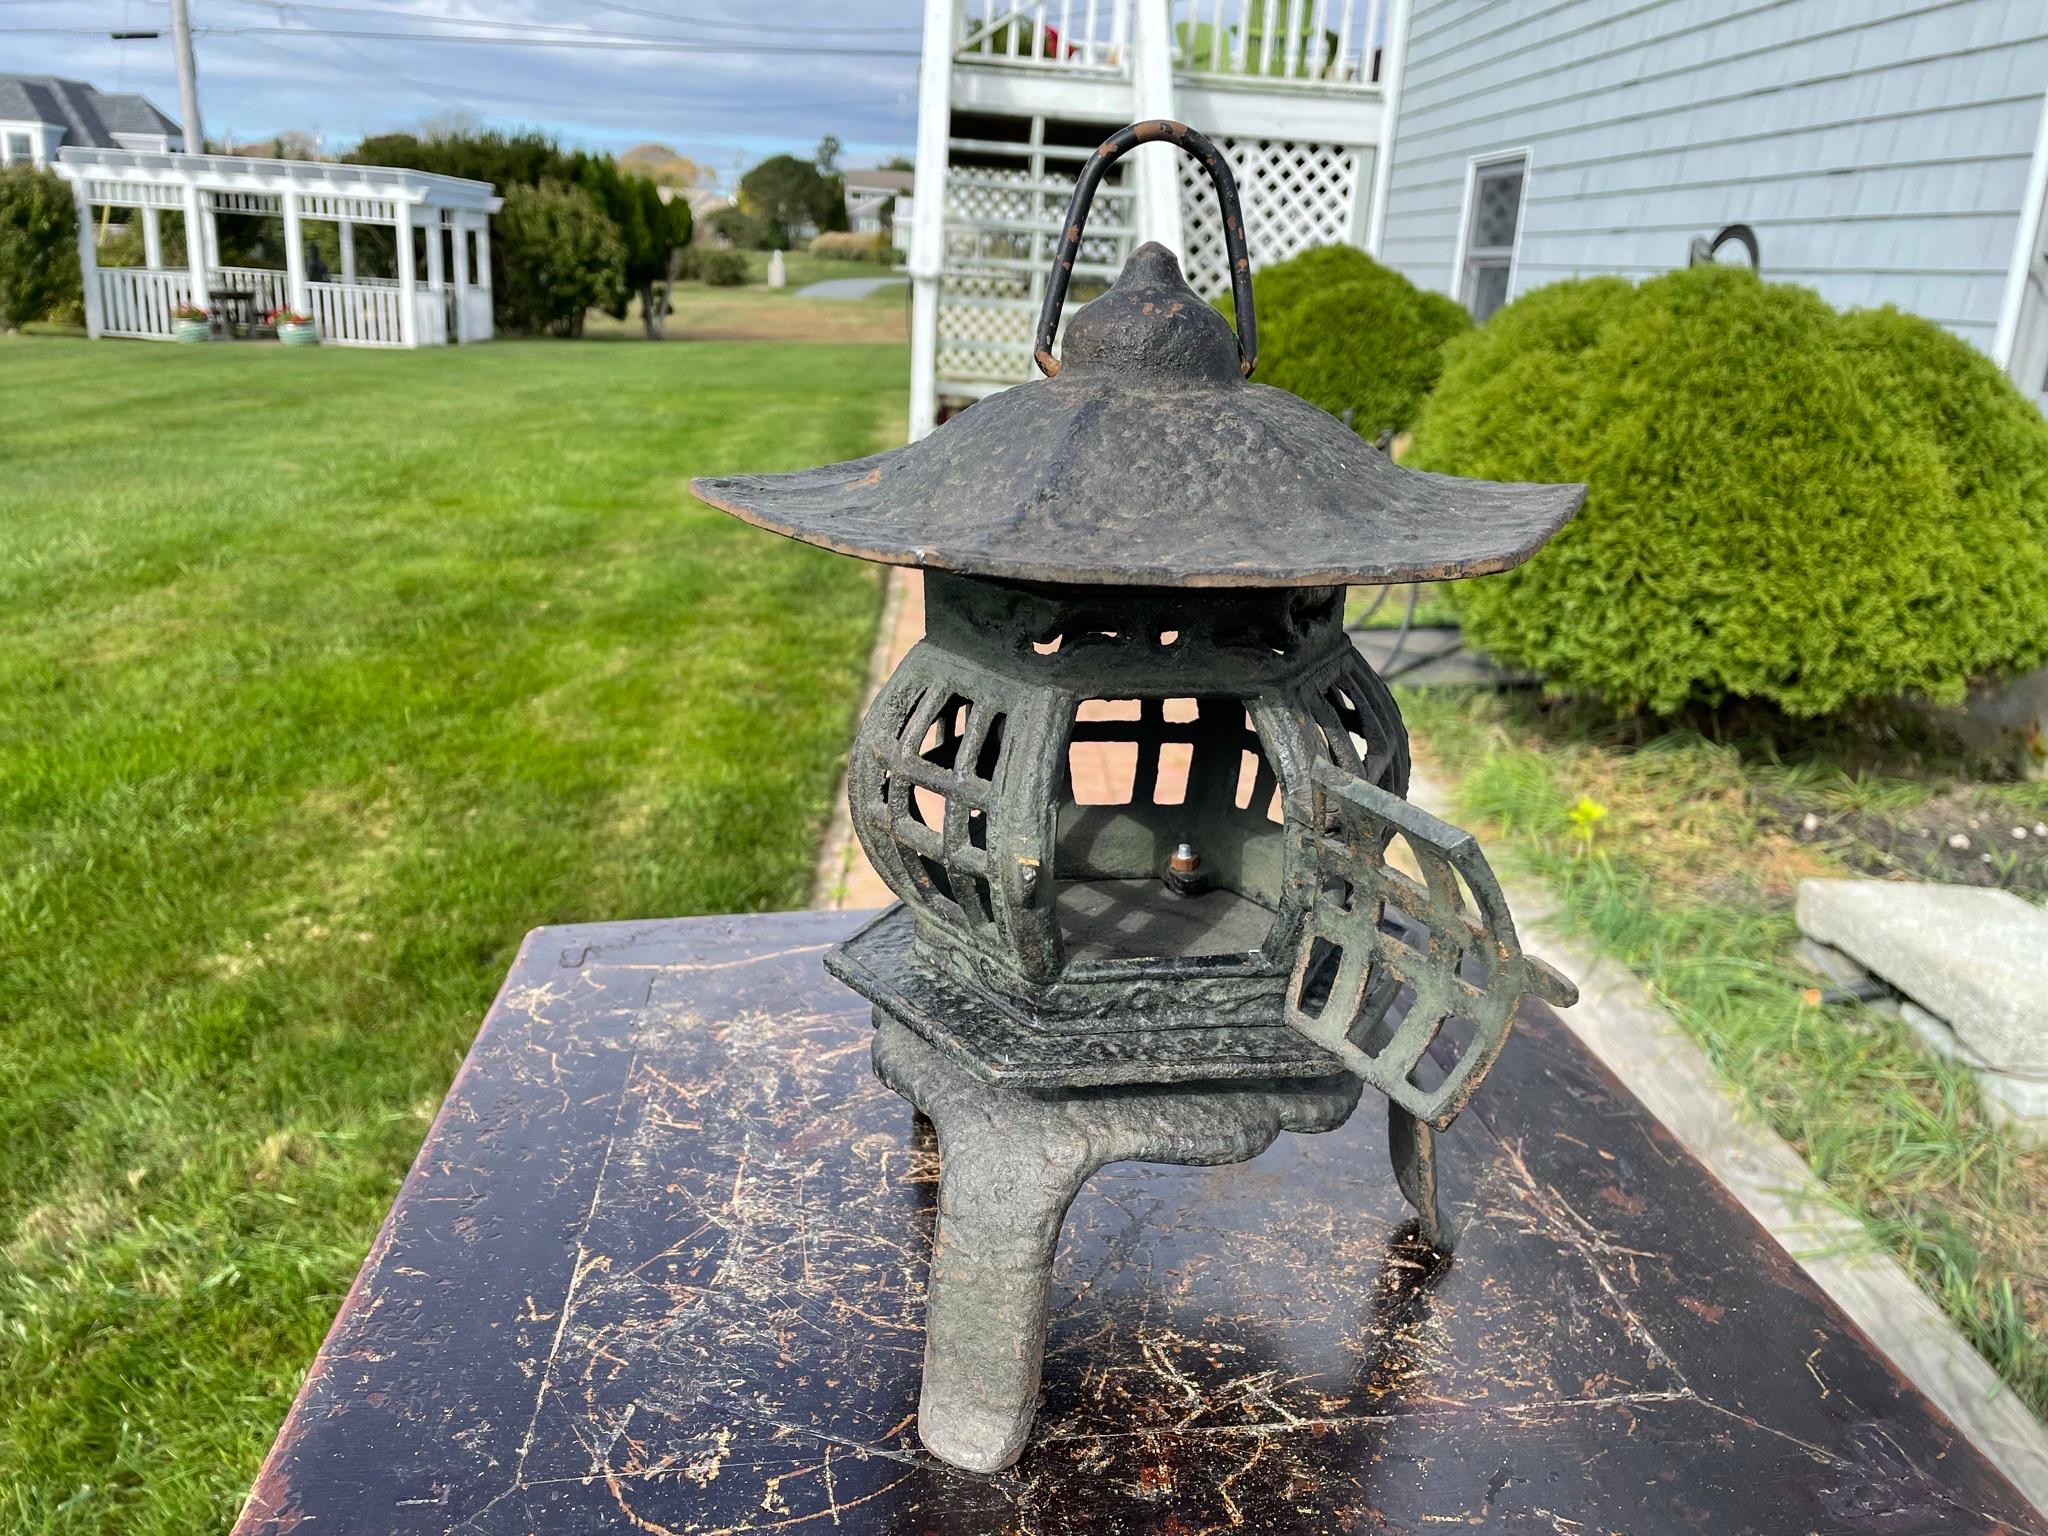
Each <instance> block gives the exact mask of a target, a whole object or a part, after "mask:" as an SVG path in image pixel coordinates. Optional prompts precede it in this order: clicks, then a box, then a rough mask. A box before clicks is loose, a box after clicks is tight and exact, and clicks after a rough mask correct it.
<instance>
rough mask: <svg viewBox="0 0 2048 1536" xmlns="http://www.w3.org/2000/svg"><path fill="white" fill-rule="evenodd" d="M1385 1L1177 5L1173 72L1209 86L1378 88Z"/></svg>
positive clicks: (1241, 0) (1183, 1) (1183, 0)
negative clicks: (1219, 82) (1244, 82)
mask: <svg viewBox="0 0 2048 1536" xmlns="http://www.w3.org/2000/svg"><path fill="white" fill-rule="evenodd" d="M1387 9H1388V7H1387V0H1174V6H1173V67H1174V69H1175V71H1176V72H1178V73H1180V74H1184V75H1198V76H1201V77H1203V78H1204V79H1219V78H1220V79H1249V80H1257V81H1260V82H1262V83H1265V82H1271V81H1292V82H1296V83H1299V84H1314V85H1325V86H1329V85H1338V86H1349V87H1351V88H1353V89H1359V90H1370V89H1373V88H1376V87H1377V86H1378V84H1379V49H1380V45H1381V44H1382V43H1383V42H1384V41H1385V40H1386V24H1387Z"/></svg>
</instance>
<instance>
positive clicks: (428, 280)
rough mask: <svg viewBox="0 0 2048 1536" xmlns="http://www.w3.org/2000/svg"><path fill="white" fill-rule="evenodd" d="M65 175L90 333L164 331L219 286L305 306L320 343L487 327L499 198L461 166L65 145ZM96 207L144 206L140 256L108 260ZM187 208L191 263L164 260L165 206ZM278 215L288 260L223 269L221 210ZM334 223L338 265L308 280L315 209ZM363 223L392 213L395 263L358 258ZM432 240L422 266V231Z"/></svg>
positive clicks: (264, 304) (361, 342) (414, 340)
mask: <svg viewBox="0 0 2048 1536" xmlns="http://www.w3.org/2000/svg"><path fill="white" fill-rule="evenodd" d="M55 169H56V171H57V174H58V175H60V176H62V177H63V178H64V179H65V180H66V181H68V182H70V183H71V191H72V196H73V198H74V199H75V201H76V202H77V205H78V263H79V268H80V271H81V274H82V276H83V277H84V280H85V323H86V329H87V331H88V332H90V334H92V335H93V336H145V337H169V336H170V335H172V334H173V323H172V312H173V311H174V310H175V309H176V308H177V307H178V306H179V305H180V304H196V305H198V306H200V307H201V308H205V309H209V310H210V309H212V308H214V307H215V305H216V304H217V303H218V302H220V300H219V298H218V297H217V296H221V295H227V294H238V295H248V296H250V299H251V302H252V303H253V306H254V308H255V310H256V311H257V312H258V313H259V314H260V313H264V312H267V311H269V310H273V309H292V310H296V311H297V312H298V313H300V314H303V315H307V316H310V317H311V319H312V321H313V323H314V325H315V326H317V327H318V329H319V332H320V338H321V340H323V341H328V342H335V343H338V344H341V345H350V346H364V347H421V346H438V345H441V344H444V343H448V342H466V341H487V340H489V339H490V336H491V232H490V216H491V215H492V214H494V213H496V212H497V211H498V209H499V207H500V206H501V200H500V199H499V198H498V197H497V196H495V195H494V193H493V191H492V188H491V185H490V183H488V182H482V181H466V180H464V179H462V178H461V177H458V176H438V175H434V174H431V173H429V172H426V171H406V170H397V169H393V168H389V167H384V166H369V165H333V164H328V163H326V162H322V161H309V160H248V159H243V158H241V157H239V156H236V155H183V154H166V153H158V152H155V151H149V150H126V149H84V148H66V149H63V150H60V151H59V152H58V155H57V161H56V166H55ZM97 208H129V209H135V210H138V212H139V214H140V217H141V219H142V239H143V250H144V257H143V265H142V266H140V267H102V266H100V264H99V261H98V244H97V239H96V235H95V215H94V210H95V209H97ZM166 208H169V209H175V210H178V211H179V212H181V213H182V214H183V215H184V221H185V254H186V264H185V265H184V266H182V267H167V266H165V265H164V259H163V238H162V233H161V231H160V229H159V223H160V215H161V214H162V212H163V210H164V209H166ZM223 213H256V214H276V215H278V216H280V217H281V218H282V219H283V221H284V257H285V265H284V267H283V268H282V269H281V270H280V269H273V268H262V267H226V266H223V265H221V260H220V232H219V226H218V224H217V222H216V217H217V215H219V214H223ZM309 220H313V221H317V220H327V221H331V222H333V223H334V224H336V225H338V226H339V229H340V237H341V238H340V244H341V271H340V272H339V273H337V274H333V277H332V280H329V279H322V280H319V281H315V280H313V279H312V278H311V277H309V276H308V274H307V270H306V238H305V225H306V223H307V221H309ZM358 224H385V225H389V226H390V227H391V228H392V229H393V230H394V231H395V234H396V251H397V274H396V276H393V277H366V276H363V275H362V274H360V273H358V272H357V270H356V242H355V231H356V226H357V225H358ZM416 229H417V230H422V231H424V233H425V239H424V241H423V242H421V244H422V245H423V246H424V255H425V261H424V271H422V270H421V266H422V263H421V261H420V258H419V255H418V254H417V253H416V252H415V249H414V240H413V231H414V230H416Z"/></svg>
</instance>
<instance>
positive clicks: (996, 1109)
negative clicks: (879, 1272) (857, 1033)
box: [874, 1009, 1360, 1472]
mask: <svg viewBox="0 0 2048 1536" xmlns="http://www.w3.org/2000/svg"><path fill="white" fill-rule="evenodd" d="M874 1063H875V1075H876V1076H877V1077H879V1078H880V1079H881V1080H882V1081H883V1082H884V1083H886V1084H887V1085H888V1086H889V1087H891V1088H893V1089H895V1090H896V1092H898V1093H900V1094H902V1095H903V1097H905V1098H906V1099H908V1100H909V1101H910V1102H911V1104H912V1105H913V1106H914V1107H916V1108H917V1109H918V1110H921V1111H922V1112H923V1113H924V1114H926V1115H928V1116H929V1117H930V1118H931V1122H932V1125H933V1126H934V1127H935V1128H936V1129H937V1131H938V1136H939V1159H940V1173H939V1211H938V1233H937V1236H936V1238H935V1239H934V1242H933V1248H932V1263H931V1275H930V1279H929V1281H928V1284H927V1290H926V1300H925V1348H924V1387H923V1391H922V1393H921V1395H920V1397H919V1399H918V1415H917V1432H918V1437H919V1438H920V1439H921V1440H923V1441H924V1443H925V1447H926V1448H927V1449H928V1450H930V1451H931V1453H932V1454H933V1455H935V1456H937V1457H939V1458H940V1459H941V1460H943V1461H949V1462H951V1463H952V1464H953V1465H954V1466H957V1467H966V1468H968V1469H969V1470H971V1471H976V1472H995V1471H1000V1470H1001V1469H1002V1468H1004V1467H1007V1466H1009V1465H1010V1463H1012V1462H1013V1461H1015V1460H1016V1459H1017V1458H1018V1456H1020V1455H1021V1454H1022V1453H1023V1450H1024V1442H1025V1440H1026V1439H1027V1438H1028V1437H1029V1435H1030V1433H1031V1421H1032V1418H1033V1416H1034V1415H1035V1414H1036V1413H1037V1411H1038V1384H1039V1372H1040V1367H1041V1365H1042V1364H1043V1362H1044V1358H1045V1333H1046V1324H1047V1322H1048V1320H1049V1314H1050V1310H1051V1296H1052V1268H1053V1257H1054V1254H1055V1253H1056V1252H1057V1250H1058V1248H1059V1239H1060V1227H1061V1225H1062V1223H1064V1222H1065V1220H1066V1217H1067V1207H1068V1206H1070V1205H1072V1204H1073V1201H1074V1197H1075V1195H1077V1194H1079V1193H1080V1191H1081V1186H1082V1185H1083V1184H1085V1183H1087V1182H1088V1179H1089V1177H1090V1176H1091V1175H1092V1174H1094V1173H1095V1172H1096V1170H1097V1169H1099V1168H1102V1167H1103V1166H1105V1165H1106V1164H1109V1163H1117V1162H1126V1161H1139V1162H1153V1163H1192V1164H1201V1165H1215V1164H1219V1163H1237V1162H1243V1161H1244V1160H1245V1159H1246V1158H1250V1157H1256V1156H1257V1155H1258V1154H1259V1153H1260V1152H1263V1151H1264V1150H1265V1149H1266V1148H1267V1147H1268V1146H1270V1145H1271V1144H1272V1142H1273V1138H1274V1137H1276V1136H1278V1135H1279V1134H1280V1132H1282V1131H1283V1130H1291V1131H1326V1130H1333V1129H1335V1128H1336V1127H1337V1126H1339V1125H1342V1124H1343V1123H1344V1121H1345V1120H1346V1119H1347V1118H1348V1117H1349V1116H1350V1114H1351V1111H1352V1109H1353V1108H1355V1107H1356V1105H1357V1103H1358V1092H1359V1087H1360V1084H1359V1081H1358V1079H1357V1078H1355V1077H1352V1076H1351V1075H1350V1074H1349V1073H1338V1074H1335V1075H1333V1076H1330V1077H1324V1078H1314V1079H1308V1080H1305V1081H1301V1082H1289V1083H1275V1082H1248V1083H1241V1084H1240V1083H1191V1084H1188V1085H1186V1086H1184V1087H1172V1088H1165V1089H1162V1088H1160V1087H1159V1086H1157V1085H1148V1086H1145V1087H1140V1088H1136V1089H1128V1090H1120V1089H1116V1088H1096V1089H1072V1090H1066V1091H1058V1092H1050V1093H1031V1092H1027V1091H1025V1090H1024V1089H1021V1088H1014V1087H1005V1086H1003V1085H1002V1084H999V1083H989V1082H984V1081H982V1080H981V1079H979V1078H977V1077H974V1076H973V1075H972V1074H970V1073H969V1072H968V1071H967V1069H966V1068H964V1067H962V1066H960V1065H959V1064H958V1063H957V1062H955V1061H953V1060H952V1059H950V1058H949V1057H947V1056H945V1055H943V1054H941V1053H940V1052H939V1051H938V1050H937V1049H936V1048H935V1047H933V1046H932V1045H930V1044H929V1043H927V1042H926V1041H925V1040H924V1039H923V1038H922V1037H921V1036H919V1035H918V1034H916V1033H915V1032H914V1031H913V1030H911V1029H910V1028H909V1026H907V1025H905V1024H903V1023H901V1022H900V1021H899V1020H897V1019H895V1018H893V1017H892V1016H890V1015H889V1014H887V1013H886V1012H883V1011H882V1010H880V1009H877V1010H876V1013H875V1045H874Z"/></svg>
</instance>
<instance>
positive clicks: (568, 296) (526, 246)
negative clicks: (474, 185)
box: [493, 181, 626, 336]
mask: <svg viewBox="0 0 2048 1536" xmlns="http://www.w3.org/2000/svg"><path fill="white" fill-rule="evenodd" d="M495 233H496V236H497V238H496V240H495V241H494V242H493V243H494V244H496V245H500V246H502V247H503V248H504V257H505V274H506V280H507V283H508V285H509V286H508V291H507V292H506V293H505V295H504V299H505V309H506V311H507V313H508V314H509V315H510V316H511V318H512V319H513V321H514V323H515V324H517V325H518V326H519V327H520V328H521V329H523V330H529V331H551V332H553V333H554V334H555V335H558V336H563V335H568V336H574V335H578V334H580V333H581V331H582V329H583V315H584V311H586V310H590V309H597V308H603V307H606V306H609V305H613V304H616V303H617V302H618V298H619V288H620V285H621V283H622V282H623V277H622V275H621V274H622V272H623V269H624V267H625V262H626V252H625V247H624V246H623V245H622V244H621V243H620V240H619V231H618V228H617V226H616V225H614V224H613V223H612V221H611V220H610V219H608V218H606V217H605V216H604V214H603V213H602V212H601V211H599V209H598V206H597V204H596V203H595V202H594V201H592V200H591V197H590V194H589V193H587V192H585V191H584V190H583V189H582V188H580V187H572V186H568V185H566V184H565V183H563V182H559V181H544V182H542V183H541V184H540V185H539V186H537V187H523V186H517V185H514V186H509V187H507V188H506V189H505V207H504V210H503V211H502V212H501V213H500V214H499V215H498V221H497V224H496V227H495Z"/></svg>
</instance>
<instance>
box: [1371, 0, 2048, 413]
mask: <svg viewBox="0 0 2048 1536" xmlns="http://www.w3.org/2000/svg"><path fill="white" fill-rule="evenodd" d="M1390 49H1391V51H1392V52H1393V53H1394V54H1395V55H1396V56H1397V58H1398V63H1397V64H1396V66H1395V68H1394V70H1393V71H1390V73H1391V75H1392V80H1391V82H1390V86H1389V97H1390V100H1392V101H1393V102H1394V103H1395V106H1394V110H1393V113H1392V117H1393V122H1392V126H1391V129H1390V131H1389V133H1388V135H1387V137H1388V139H1389V140H1390V141H1391V142H1390V145H1389V146H1388V147H1387V150H1386V155H1385V168H1384V171H1383V172H1382V178H1383V179H1382V182H1381V189H1380V193H1379V201H1380V204H1381V208H1380V219H1381V220H1382V221H1383V223H1384V228H1383V230H1382V231H1381V232H1380V235H1379V238H1378V240H1377V242H1375V249H1376V250H1377V253H1378V254H1379V255H1380V257H1381V258H1382V259H1383V260H1385V261H1386V262H1388V263H1389V264H1391V265H1392V266H1394V267H1396V268H1398V269H1399V270H1400V271H1402V272H1405V273H1406V274H1407V275H1408V276H1409V277H1410V278H1411V279H1413V280H1414V281H1415V282H1417V283H1419V284H1421V285H1423V286H1424V287H1428V288H1434V289H1437V290H1438V291H1440V292H1443V293H1448V294H1450V295H1452V296H1453V297H1455V298H1457V299H1458V300H1459V301H1460V302H1462V303H1463V304H1465V305H1466V307H1467V308H1469V309H1470V310H1471V311H1472V312H1473V314H1474V315H1475V316H1477V317H1479V318H1481V319H1484V318H1485V317H1486V316H1487V315H1488V314H1490V313H1492V311H1493V310H1495V309H1497V308H1498V307H1499V306H1500V305H1502V304H1504V303H1506V302H1508V301H1509V300H1510V299H1513V298H1514V297H1515V296H1516V295H1518V294H1521V293H1526V292H1528V291H1529V290H1530V289H1532V288H1539V287H1541V286H1543V285H1544V284H1545V283H1553V282H1556V281H1558V280H1559V279H1561V278H1568V277H1582V276H1589V275H1593V274H1597V273H1616V274H1619V275H1621V276H1624V277H1630V278H1644V277H1649V276H1653V275H1655V274H1656V273H1659V272H1666V271H1669V270H1671V269H1672V268H1673V267H1680V266H1684V265H1685V264H1686V261H1687V255H1688V249H1689V247H1690V245H1691V242H1692V241H1693V239H1694V238H1695V237H1698V236H1712V235H1713V234H1714V233H1715V232H1716V231H1717V230H1719V229H1721V228H1722V227H1723V226H1726V225H1729V224H1738V223H1739V224H1747V225H1748V226H1749V227H1750V228H1751V229H1752V230H1753V231H1754V233H1755V238H1756V241H1757V244H1758V247H1759V256H1760V262H1759V264H1760V266H1761V267H1762V269H1763V272H1764V275H1765V276H1766V277H1770V278H1775V279H1782V280H1785V281H1789V282H1796V283H1803V284H1805V285H1807V286H1809V287H1812V288H1814V289H1817V290H1818V291H1819V292H1820V294H1821V295H1822V296H1823V297H1824V298H1826V299H1827V300H1829V302H1831V303H1833V304H1835V305H1837V306H1840V307H1843V308H1849V307H1854V306H1872V305H1879V304H1895V305H1897V306H1898V307H1899V308H1900V309H1904V310H1910V311H1912V312H1914V313H1916V314H1919V315H1923V316H1925V317H1926V318H1928V319H1930V320H1933V321H1935V322H1937V323H1938V324H1940V325H1942V326H1945V327H1946V328H1947V329H1949V330H1950V331H1953V332H1954V333H1955V334H1956V335H1958V336H1960V337H1962V338H1963V339H1965V340H1967V341H1969V342H1971V343H1973V344H1974V345H1976V346H1977V347H1979V348H1981V349H1982V350H1983V351H1985V352H1986V353H1988V354H1989V355H1990V356H1991V357H1992V359H1993V360H1994V361H1996V362H1997V363H1998V364H1999V365H2000V366H2001V367H2003V368H2005V369H2006V370H2007V371H2008V372H2009V373H2010V374H2011V376H2012V377H2013V378H2014V380H2015V381H2017V382H2018V383H2019V384H2020V386H2021V387H2022V388H2023V389H2025V390H2027V391H2029V392H2030V393H2034V394H2036V395H2041V394H2042V393H2043V391H2044V383H2048V257H2044V255H2043V251H2044V245H2048V230H2044V227H2043V219H2042V207H2043V200H2044V195H2048V115H2044V111H2043V105H2044V95H2043V92H2044V89H2048V4H2044V3H2042V0H1950V3H1948V4H1945V5H1928V4H1926V3H1924V0H1780V3H1778V4H1775V5H1768V6H1755V5H1747V6H1740V7H1737V6H1732V5H1715V4H1711V3H1703V0H1663V3H1657V4H1648V5H1644V4H1635V5H1629V6H1626V7H1623V6H1617V5H1615V4H1612V3H1610V0H1562V3H1560V0H1485V3H1481V0H1409V3H1407V4H1404V5H1403V6H1402V7H1401V13H1400V15H1399V16H1398V18H1397V22H1396V28H1395V35H1394V37H1393V38H1392V39H1391V43H1390ZM1724 258H1725V252H1724Z"/></svg>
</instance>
